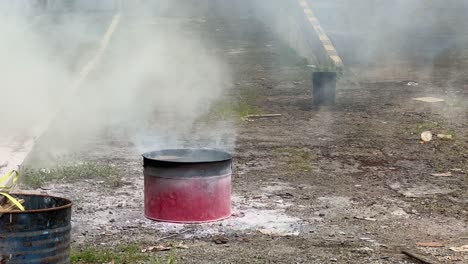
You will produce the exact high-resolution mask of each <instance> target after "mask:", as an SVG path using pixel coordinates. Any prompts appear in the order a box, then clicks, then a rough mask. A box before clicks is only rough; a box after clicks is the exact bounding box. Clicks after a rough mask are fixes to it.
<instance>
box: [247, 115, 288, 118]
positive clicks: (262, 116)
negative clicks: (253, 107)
mask: <svg viewBox="0 0 468 264" xmlns="http://www.w3.org/2000/svg"><path fill="white" fill-rule="evenodd" d="M281 116H282V115H281V114H264V115H247V116H245V118H247V119H255V118H273V117H281Z"/></svg>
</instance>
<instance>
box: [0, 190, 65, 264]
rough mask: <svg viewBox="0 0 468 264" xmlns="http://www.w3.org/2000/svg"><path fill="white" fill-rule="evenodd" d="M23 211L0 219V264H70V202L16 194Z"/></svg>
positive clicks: (61, 199)
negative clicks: (20, 200)
mask: <svg viewBox="0 0 468 264" xmlns="http://www.w3.org/2000/svg"><path fill="white" fill-rule="evenodd" d="M15 197H17V198H19V199H24V201H25V202H24V204H23V205H24V207H25V208H26V210H25V211H14V212H8V213H3V214H2V215H1V216H0V263H1V264H3V263H8V264H34V263H37V264H39V263H56V264H58V263H69V261H70V260H69V257H70V231H71V205H72V202H71V201H69V200H67V199H64V198H59V197H54V196H47V195H25V194H21V195H15Z"/></svg>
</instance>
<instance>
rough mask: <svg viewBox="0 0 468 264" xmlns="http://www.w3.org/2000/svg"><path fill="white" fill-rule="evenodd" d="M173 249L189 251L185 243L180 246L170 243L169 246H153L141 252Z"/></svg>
mask: <svg viewBox="0 0 468 264" xmlns="http://www.w3.org/2000/svg"><path fill="white" fill-rule="evenodd" d="M173 248H177V249H188V248H189V247H188V246H186V245H184V242H180V243H179V244H173V243H168V244H162V245H157V246H151V247H147V248H144V249H142V250H141V253H146V252H158V251H168V250H171V249H173Z"/></svg>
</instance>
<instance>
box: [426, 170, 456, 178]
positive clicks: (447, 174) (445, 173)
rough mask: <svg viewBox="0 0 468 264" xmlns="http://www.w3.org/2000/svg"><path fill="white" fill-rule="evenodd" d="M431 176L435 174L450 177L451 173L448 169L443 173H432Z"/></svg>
mask: <svg viewBox="0 0 468 264" xmlns="http://www.w3.org/2000/svg"><path fill="white" fill-rule="evenodd" d="M431 176H435V177H450V176H452V173H451V172H450V171H449V172H444V173H432V174H431Z"/></svg>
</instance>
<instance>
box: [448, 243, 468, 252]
mask: <svg viewBox="0 0 468 264" xmlns="http://www.w3.org/2000/svg"><path fill="white" fill-rule="evenodd" d="M450 250H452V251H455V252H468V245H464V246H461V247H451V248H450Z"/></svg>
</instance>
